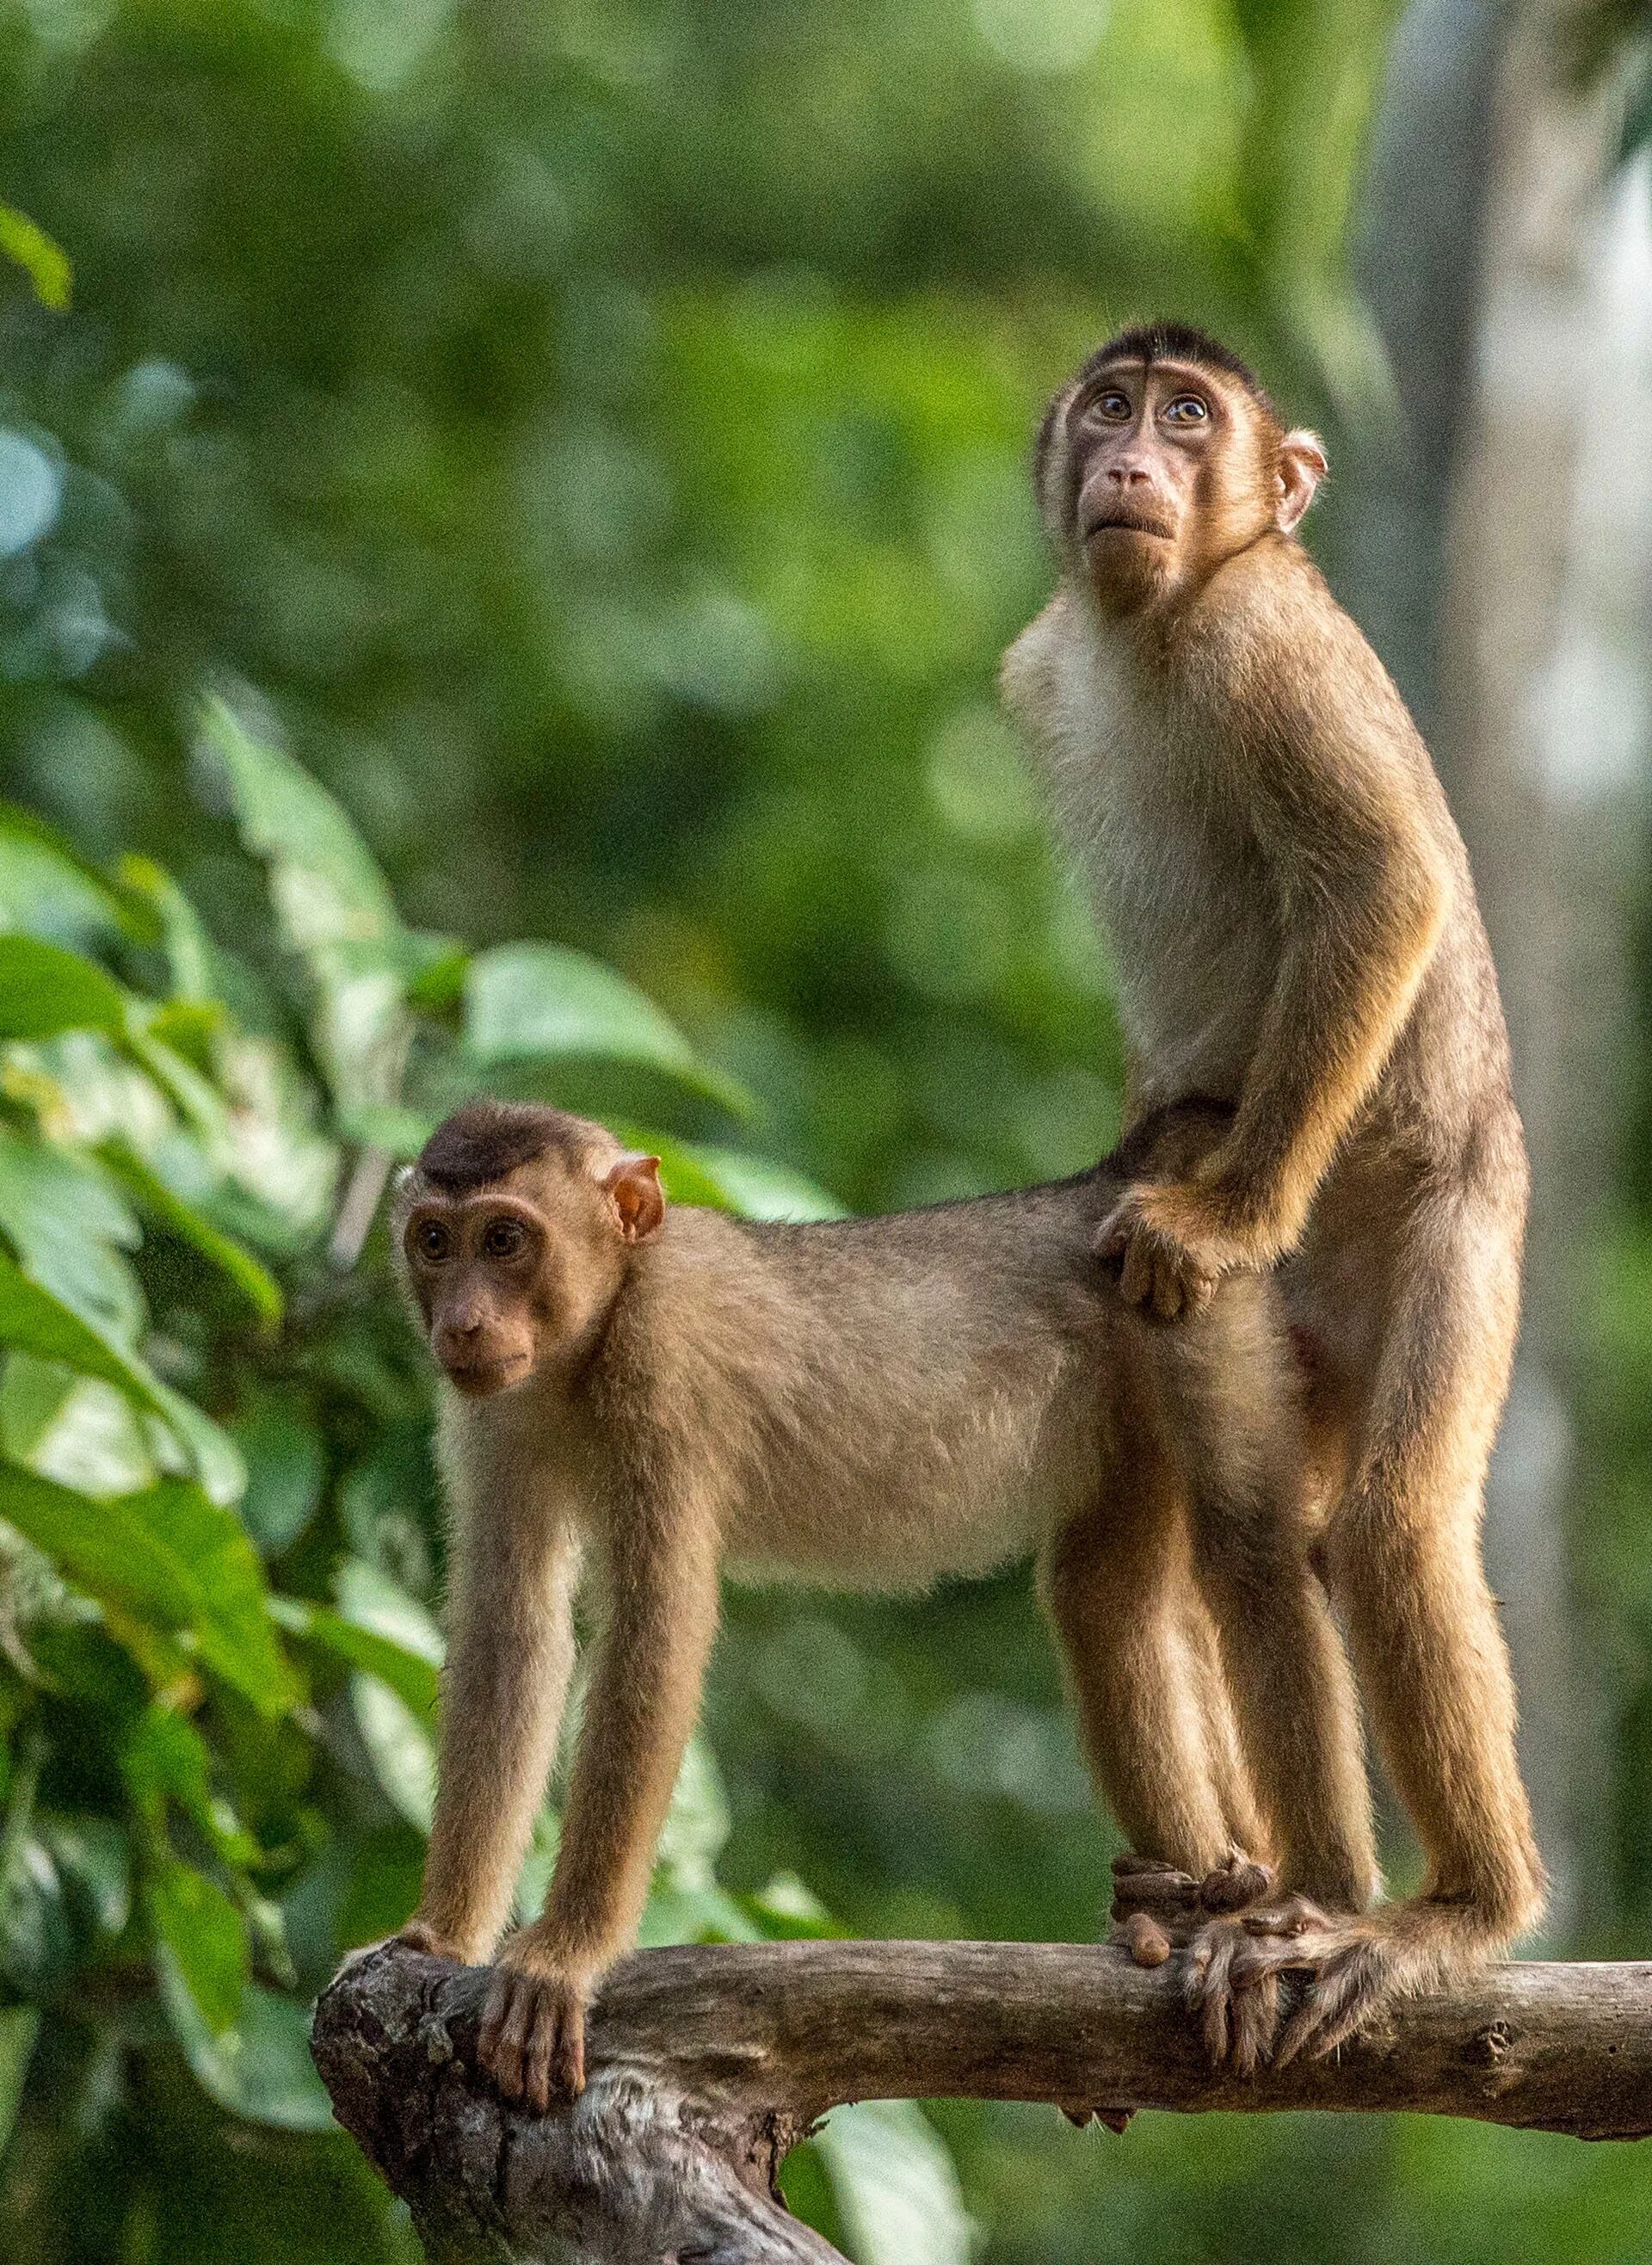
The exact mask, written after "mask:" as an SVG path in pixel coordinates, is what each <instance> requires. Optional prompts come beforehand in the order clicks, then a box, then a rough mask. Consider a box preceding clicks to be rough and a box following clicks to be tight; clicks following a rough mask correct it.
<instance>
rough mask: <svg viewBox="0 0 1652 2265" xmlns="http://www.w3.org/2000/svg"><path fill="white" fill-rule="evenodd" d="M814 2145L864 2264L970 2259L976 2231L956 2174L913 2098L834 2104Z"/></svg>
mask: <svg viewBox="0 0 1652 2265" xmlns="http://www.w3.org/2000/svg"><path fill="white" fill-rule="evenodd" d="M815 2144H816V2145H817V2146H818V2147H819V2150H820V2154H821V2159H822V2160H823V2161H824V2162H825V2164H826V2172H827V2175H828V2176H829V2177H830V2179H831V2181H832V2193H833V2199H834V2201H835V2202H836V2203H837V2206H838V2210H839V2214H840V2215H841V2218H842V2221H843V2229H844V2232H845V2233H846V2234H847V2236H848V2245H849V2247H850V2249H851V2250H852V2251H853V2253H854V2254H855V2257H856V2258H857V2259H858V2260H859V2261H860V2265H970V2260H971V2258H972V2256H973V2254H974V2251H975V2232H974V2228H973V2226H972V2225H971V2223H970V2218H969V2213H968V2211H967V2210H965V2209H964V2196H963V2194H962V2192H961V2191H960V2189H959V2187H958V2179H957V2172H956V2171H955V2170H954V2169H953V2167H952V2163H951V2159H950V2156H949V2155H948V2153H947V2151H946V2149H945V2148H944V2147H943V2146H942V2144H941V2141H940V2140H939V2138H937V2137H936V2135H935V2130H934V2129H933V2127H932V2126H931V2125H930V2124H929V2123H927V2122H926V2121H925V2119H924V2116H923V2114H922V2111H921V2109H920V2108H917V2107H916V2106H914V2105H913V2102H912V2101H909V2100H869V2101H862V2103H861V2104H860V2105H859V2106H857V2107H854V2108H833V2111H832V2114H831V2116H829V2117H828V2118H827V2120H826V2123H825V2125H824V2127H823V2128H822V2129H821V2130H819V2131H817V2132H816V2134H815Z"/></svg>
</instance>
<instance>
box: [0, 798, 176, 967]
mask: <svg viewBox="0 0 1652 2265" xmlns="http://www.w3.org/2000/svg"><path fill="white" fill-rule="evenodd" d="M0 928H4V929H23V930H24V931H25V933H26V934H27V935H30V936H42V937H44V938H46V939H47V941H48V942H50V943H66V944H82V943H85V942H86V941H87V940H88V939H90V938H91V937H95V936H105V935H109V934H114V935H122V936H130V937H132V938H133V940H134V941H135V942H137V943H151V942H152V941H153V940H154V937H155V935H156V923H155V921H154V919H153V917H152V916H151V915H150V914H148V913H147V912H146V911H144V910H143V909H142V908H140V907H133V906H132V905H130V904H128V903H127V900H126V899H124V898H123V897H122V896H121V895H120V892H119V891H118V890H116V889H113V888H112V887H111V886H110V885H109V883H108V881H107V880H106V878H105V877H104V876H103V874H102V873H100V872H99V871H98V868H97V866H96V865H94V864H93V863H92V862H91V859H90V858H89V857H83V856H81V854H80V852H79V850H78V849H76V847H75V845H74V843H73V842H72V841H69V839H68V837H67V836H66V835H64V834H60V833H59V832H58V830H57V828H56V827H55V826H48V825H47V822H46V820H45V819H43V818H38V817H36V815H35V813H34V812H33V811H32V810H25V809H23V808H22V807H21V806H20V805H18V804H17V803H14V802H4V801H0Z"/></svg>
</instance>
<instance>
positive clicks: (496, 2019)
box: [477, 1974, 511, 2068]
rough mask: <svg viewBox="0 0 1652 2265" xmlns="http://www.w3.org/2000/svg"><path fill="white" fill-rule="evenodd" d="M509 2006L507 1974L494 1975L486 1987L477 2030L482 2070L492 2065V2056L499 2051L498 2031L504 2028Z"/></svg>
mask: <svg viewBox="0 0 1652 2265" xmlns="http://www.w3.org/2000/svg"><path fill="white" fill-rule="evenodd" d="M510 2006H511V1977H510V1976H509V1975H508V1974H496V1975H495V1976H494V1977H493V1979H492V1981H491V1983H490V1984H489V1985H488V1994H487V1999H486V2002H485V2003H484V2006H483V2008H482V2020H481V2023H480V2026H479V2027H478V2028H477V2055H478V2057H480V2059H481V2062H482V2065H483V2066H484V2068H491V2067H492V2065H493V2056H494V2054H495V2053H496V2052H497V2051H498V2050H499V2031H500V2030H501V2029H502V2028H504V2027H505V2016H506V2014H507V2013H508V2012H509V2011H510Z"/></svg>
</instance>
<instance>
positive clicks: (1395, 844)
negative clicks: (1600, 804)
mask: <svg viewBox="0 0 1652 2265" xmlns="http://www.w3.org/2000/svg"><path fill="white" fill-rule="evenodd" d="M1335 815H1336V817H1337V818H1341V817H1342V816H1343V813H1342V812H1337V813H1335ZM1291 850H1292V854H1291V856H1290V857H1289V862H1288V863H1286V865H1285V875H1284V878H1285V895H1286V906H1287V912H1286V919H1287V923H1288V926H1287V932H1286V936H1285V941H1284V949H1283V950H1282V952H1281V955H1280V961H1279V971H1278V974H1277V978H1276V979H1275V982H1274V987H1273V990H1272V993H1271V994H1270V998H1269V1000H1268V1002H1267V1006H1266V1008H1265V1009H1264V1010H1263V1018H1262V1024H1261V1028H1260V1030H1259V1031H1258V1034H1257V1040H1256V1047H1255V1052H1254V1054H1253V1055H1252V1057H1251V1061H1250V1066H1249V1068H1248V1072H1247V1074H1246V1078H1245V1082H1244V1086H1243V1088H1242V1089H1241V1095H1240V1099H1239V1106H1238V1109H1237V1111H1235V1114H1234V1124H1233V1127H1232V1130H1231V1131H1230V1132H1229V1133H1228V1136H1227V1138H1226V1140H1224V1141H1223V1142H1222V1144H1221V1146H1220V1147H1219V1148H1218V1149H1216V1150H1215V1151H1214V1152H1213V1153H1212V1155H1211V1156H1210V1157H1209V1158H1208V1159H1207V1160H1206V1162H1205V1163H1204V1165H1203V1167H1201V1168H1200V1169H1199V1170H1198V1172H1197V1174H1196V1176H1195V1177H1196V1181H1197V1183H1198V1184H1199V1185H1200V1186H1201V1187H1202V1188H1203V1190H1204V1191H1205V1193H1206V1195H1207V1197H1208V1199H1209V1201H1210V1204H1211V1207H1212V1213H1213V1214H1214V1217H1215V1220H1216V1221H1217V1222H1218V1224H1219V1227H1220V1228H1221V1229H1222V1230H1223V1231H1224V1232H1225V1233H1226V1234H1227V1235H1229V1236H1231V1237H1232V1238H1233V1240H1234V1242H1236V1243H1237V1244H1238V1246H1239V1248H1240V1249H1241V1252H1242V1254H1243V1257H1244V1260H1245V1261H1247V1262H1248V1263H1249V1264H1268V1263H1269V1262H1270V1261H1271V1260H1273V1259H1275V1258H1277V1257H1279V1256H1282V1255H1283V1254H1284V1252H1285V1251H1287V1250H1289V1249H1291V1247H1292V1244H1293V1243H1295V1242H1296V1241H1297V1239H1298V1237H1299V1235H1300V1234H1301V1232H1302V1229H1303V1227H1304V1226H1305V1225H1306V1220H1307V1215H1308V1211H1309V1207H1310V1205H1312V1203H1313V1200H1314V1194H1315V1192H1316V1191H1317V1190H1318V1187H1319V1184H1320V1182H1321V1179H1322V1178H1323V1177H1324V1175H1325V1172H1326V1170H1327V1169H1328V1166H1329V1163H1330V1162H1331V1158H1332V1156H1333V1155H1334V1154H1335V1150H1336V1147H1337V1143H1338V1142H1339V1141H1340V1140H1341V1139H1342V1137H1343V1133H1344V1132H1346V1131H1347V1129H1348V1126H1349V1124H1350V1121H1351V1119H1352V1118H1353V1117H1354V1114H1355V1112H1356V1111H1357V1109H1358V1108H1359V1106H1360V1104H1361V1103H1363V1102H1364V1101H1365V1099H1366V1098H1367V1096H1369V1095H1370V1093H1371V1091H1372V1088H1373V1087H1374V1086H1375V1084H1376V1083H1377V1081H1378V1079H1379V1077H1380V1075H1381V1074H1382V1070H1383V1067H1384V1064H1385V1063H1386V1060H1387V1059H1388V1056H1389V1053H1390V1052H1392V1050H1393V1047H1394V1040H1395V1038H1397V1037H1398V1036H1399V1033H1400V1031H1401V1028H1402V1026H1403V1024H1404V1022H1405V1018H1406V1016H1407V1014H1408V1012H1409V1009H1410V1007H1411V1002H1412V1001H1413V999H1414V998H1415V995H1416V990H1417V986H1418V985H1419V983H1420V982H1421V981H1422V980H1423V972H1424V971H1425V969H1426V968H1427V966H1428V963H1429V958H1430V954H1431V952H1432V950H1433V949H1434V945H1435V943H1436V941H1437V937H1438V936H1439V932H1440V928H1441V925H1442V922H1443V921H1444V919H1445V910H1446V907H1447V904H1448V901H1449V895H1450V886H1451V884H1450V878H1449V875H1448V874H1447V872H1446V870H1445V863H1444V860H1443V859H1442V858H1440V857H1439V856H1438V855H1437V853H1435V852H1433V851H1432V849H1431V847H1430V845H1429V844H1427V843H1426V842H1421V841H1415V840H1414V839H1411V838H1408V830H1407V829H1404V828H1401V827H1395V828H1394V829H1393V830H1392V831H1388V830H1386V829H1383V830H1380V831H1379V827H1378V826H1373V827H1372V829H1371V831H1370V833H1369V834H1367V835H1366V837H1365V838H1364V839H1360V838H1354V836H1353V829H1352V828H1351V827H1350V829H1349V831H1348V833H1346V834H1343V836H1342V838H1340V839H1339V838H1337V837H1336V835H1335V834H1334V833H1333V831H1332V828H1331V827H1330V826H1328V827H1327V828H1326V833H1325V835H1324V836H1323V837H1322V838H1321V840H1319V841H1313V840H1312V839H1309V840H1307V841H1303V842H1301V843H1298V844H1292V845H1291ZM1282 862H1284V861H1282Z"/></svg>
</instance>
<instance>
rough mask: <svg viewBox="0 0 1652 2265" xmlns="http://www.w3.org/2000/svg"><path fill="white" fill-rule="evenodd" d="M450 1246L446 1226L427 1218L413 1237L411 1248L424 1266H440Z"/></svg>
mask: <svg viewBox="0 0 1652 2265" xmlns="http://www.w3.org/2000/svg"><path fill="white" fill-rule="evenodd" d="M452 1247H453V1243H452V1238H451V1236H450V1235H449V1234H448V1230H447V1228H446V1227H440V1226H439V1225H438V1224H437V1222H436V1221H435V1220H433V1219H427V1220H426V1221H425V1224H424V1225H423V1227H420V1228H419V1230H418V1234H415V1235H414V1237H413V1248H414V1249H415V1250H416V1251H417V1252H418V1255H419V1256H420V1257H421V1258H422V1259H423V1260H424V1262H425V1264H426V1266H440V1264H441V1262H442V1260H443V1259H444V1258H445V1257H446V1256H448V1251H449V1250H450V1249H452Z"/></svg>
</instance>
